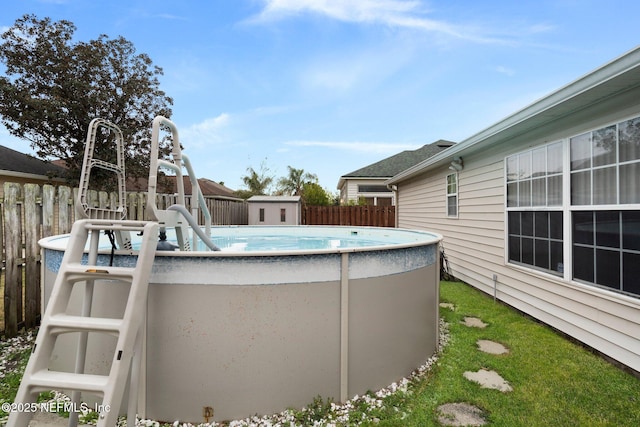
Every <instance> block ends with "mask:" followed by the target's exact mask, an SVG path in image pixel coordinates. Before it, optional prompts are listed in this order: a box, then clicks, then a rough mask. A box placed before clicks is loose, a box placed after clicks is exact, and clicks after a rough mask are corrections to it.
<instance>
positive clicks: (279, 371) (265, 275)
mask: <svg viewBox="0 0 640 427" xmlns="http://www.w3.org/2000/svg"><path fill="white" fill-rule="evenodd" d="M211 234H212V240H213V241H214V243H215V244H216V245H217V246H218V247H220V248H221V251H216V252H211V251H204V250H203V251H200V250H198V251H193V252H171V251H158V252H157V253H156V258H155V262H154V266H153V271H152V276H151V283H150V287H149V297H148V308H147V325H146V330H145V339H144V353H143V354H144V355H143V369H142V381H141V385H140V390H139V393H138V402H139V403H138V407H139V415H140V416H141V417H144V418H149V419H154V420H162V421H170V422H173V421H175V420H181V421H184V422H193V423H198V422H203V421H205V419H204V418H203V413H206V414H209V415H210V414H213V416H212V418H209V421H211V420H217V421H219V420H227V419H237V418H245V417H248V416H252V415H255V414H270V413H275V412H280V411H282V410H284V409H286V408H300V407H302V406H305V405H307V404H309V403H311V402H312V401H313V400H314V398H315V397H317V396H322V397H323V398H325V399H326V398H332V399H333V400H335V401H344V400H347V399H349V398H351V397H353V396H354V395H356V394H362V393H366V392H367V391H368V390H377V389H379V388H382V387H385V386H387V385H389V384H391V383H392V382H394V381H397V380H399V379H400V378H402V377H405V376H407V375H408V374H410V373H411V372H412V371H413V370H414V369H416V368H417V367H419V366H420V365H421V364H423V363H424V362H425V361H426V360H427V359H428V358H430V357H431V356H432V355H433V353H434V352H435V351H436V349H437V346H438V318H439V317H438V279H439V277H438V274H439V268H438V250H437V248H438V242H439V241H440V240H441V237H440V236H439V235H437V234H434V233H428V232H421V231H413V230H402V229H394V228H374V227H316V226H308V227H307V226H302V227H298V226H283V227H269V226H255V227H245V226H238V227H213V228H212V230H211ZM167 235H168V239H169V240H171V239H172V233H171V230H168V233H167ZM101 239H102V238H101ZM101 241H102V240H101ZM67 242H68V236H67V235H63V236H53V237H49V238H46V239H43V240H41V241H40V245H41V246H42V248H43V265H44V274H43V296H44V300H45V304H46V302H47V301H48V298H49V295H50V293H51V287H52V286H53V283H54V281H55V277H56V273H57V271H58V268H59V266H60V262H61V260H62V255H63V253H64V249H65V247H66V244H67ZM101 245H102V243H101ZM101 247H104V251H101V255H100V257H99V263H105V264H108V263H109V262H110V258H111V255H110V252H111V251H110V249H111V246H110V244H109V241H108V239H106V237H105V240H104V245H103V246H101ZM134 247H135V241H134ZM113 263H114V265H120V266H131V265H134V264H135V256H134V255H121V254H116V255H114V256H113ZM126 294H127V287H126V285H124V284H122V283H119V282H117V281H99V282H96V285H95V291H94V299H93V301H94V302H93V315H94V316H102V317H117V316H120V315H121V314H122V307H123V304H124V301H125V300H126ZM82 296H83V290H82V289H81V287H80V286H78V289H74V291H73V295H72V300H71V302H70V306H69V312H70V313H74V314H78V313H79V312H80V305H81V301H82ZM43 307H44V305H43ZM43 310H44V308H43ZM76 335H77V334H67V335H64V336H61V337H60V338H59V339H58V342H57V343H56V350H55V352H54V356H53V360H52V365H51V368H52V369H57V370H64V371H72V370H73V360H74V357H75V351H76V350H75V341H76V340H77V336H76ZM114 347H115V338H113V337H110V336H104V335H101V334H97V333H95V334H90V337H89V350H88V354H87V364H86V372H87V373H96V374H105V373H106V372H107V371H108V369H109V364H110V363H111V359H112V356H113V351H114ZM123 407H124V408H126V405H125V406H123Z"/></svg>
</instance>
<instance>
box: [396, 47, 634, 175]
mask: <svg viewBox="0 0 640 427" xmlns="http://www.w3.org/2000/svg"><path fill="white" fill-rule="evenodd" d="M639 69H640V47H638V48H635V49H633V50H631V51H629V52H628V53H626V54H624V55H622V56H620V57H618V58H616V59H614V60H613V61H611V62H609V63H607V64H605V65H603V66H602V67H600V68H598V69H596V70H595V71H593V72H591V73H589V74H586V75H585V76H583V77H581V78H579V79H577V80H575V81H573V82H571V83H569V84H568V85H566V86H563V87H562V88H560V89H558V90H557V91H555V92H553V93H551V94H550V95H548V96H546V97H544V98H542V99H540V100H538V101H535V102H534V103H533V104H531V105H529V106H527V107H525V108H523V109H521V110H519V111H517V112H516V113H514V114H512V115H511V116H508V117H507V118H505V119H503V120H501V121H499V122H497V123H496V124H494V125H492V126H490V127H488V128H486V129H485V130H483V131H480V132H478V133H476V134H475V135H473V136H471V137H469V138H467V139H466V140H464V141H462V142H460V143H458V144H456V145H454V146H452V147H451V148H448V149H446V150H444V151H441V152H440V153H438V154H436V155H435V156H433V157H430V158H428V159H426V160H424V161H422V162H420V163H418V164H417V165H415V166H413V167H411V168H409V169H406V170H404V171H402V172H400V173H399V174H397V175H395V176H393V177H392V178H390V179H389V180H387V181H385V184H387V186H389V185H394V184H397V183H399V182H402V181H404V180H407V179H410V178H413V177H415V176H417V175H420V174H421V173H424V172H426V171H428V170H430V169H433V168H436V167H439V166H443V165H445V164H448V163H450V162H451V161H452V160H453V158H454V157H456V156H460V155H461V154H462V153H466V154H470V153H472V152H474V151H478V150H480V149H481V148H482V147H484V146H487V145H491V144H493V143H496V142H498V141H500V140H501V139H504V138H506V137H514V136H517V135H520V134H522V133H525V132H527V131H529V130H530V129H532V128H535V127H540V126H544V125H546V124H549V123H552V122H554V121H557V120H560V119H561V118H563V117H565V116H567V115H569V114H573V113H575V112H577V111H579V110H582V109H585V108H587V107H589V106H591V105H594V104H596V103H598V102H601V101H603V100H605V99H607V98H610V97H612V96H614V95H615V94H617V93H620V92H624V91H627V90H629V89H632V88H634V87H638V86H640V72H638V70H639ZM536 118H538V120H534V119H536ZM534 122H535V123H534Z"/></svg>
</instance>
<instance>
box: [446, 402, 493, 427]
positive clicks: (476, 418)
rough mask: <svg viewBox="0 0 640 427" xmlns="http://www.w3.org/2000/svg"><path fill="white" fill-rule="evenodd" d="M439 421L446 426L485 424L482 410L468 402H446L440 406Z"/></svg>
mask: <svg viewBox="0 0 640 427" xmlns="http://www.w3.org/2000/svg"><path fill="white" fill-rule="evenodd" d="M438 412H439V414H438V421H440V424H442V425H444V426H483V425H485V424H486V423H487V422H486V421H485V419H484V417H483V414H482V410H480V408H477V407H475V406H473V405H470V404H468V403H445V404H444V405H440V406H438Z"/></svg>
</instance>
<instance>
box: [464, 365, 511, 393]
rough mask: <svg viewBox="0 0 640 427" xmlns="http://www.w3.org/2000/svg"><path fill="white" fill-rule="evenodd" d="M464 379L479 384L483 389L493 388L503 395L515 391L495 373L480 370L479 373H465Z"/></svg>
mask: <svg viewBox="0 0 640 427" xmlns="http://www.w3.org/2000/svg"><path fill="white" fill-rule="evenodd" d="M464 377H465V378H466V379H468V380H469V381H474V382H477V383H478V384H480V386H481V387H482V388H492V389H495V390H500V391H501V392H503V393H506V392H508V391H513V388H512V387H511V386H510V385H509V383H508V382H507V381H505V379H504V378H502V377H501V376H500V374H498V373H497V372H495V371H487V370H486V369H480V370H479V371H478V372H469V371H467V372H465V373H464Z"/></svg>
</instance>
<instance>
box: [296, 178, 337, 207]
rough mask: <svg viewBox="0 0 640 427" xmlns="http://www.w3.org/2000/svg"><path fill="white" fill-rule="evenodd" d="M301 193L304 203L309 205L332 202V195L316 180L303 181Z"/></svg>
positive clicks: (325, 204)
mask: <svg viewBox="0 0 640 427" xmlns="http://www.w3.org/2000/svg"><path fill="white" fill-rule="evenodd" d="M302 193H303V194H304V203H305V204H307V205H310V206H329V205H332V204H333V203H334V200H333V197H332V195H330V194H329V193H327V191H325V189H324V188H322V187H321V186H320V184H318V183H316V182H305V183H304V185H303V186H302Z"/></svg>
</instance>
